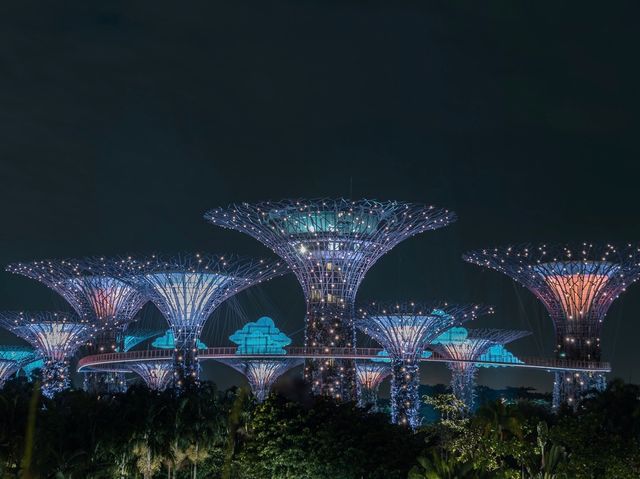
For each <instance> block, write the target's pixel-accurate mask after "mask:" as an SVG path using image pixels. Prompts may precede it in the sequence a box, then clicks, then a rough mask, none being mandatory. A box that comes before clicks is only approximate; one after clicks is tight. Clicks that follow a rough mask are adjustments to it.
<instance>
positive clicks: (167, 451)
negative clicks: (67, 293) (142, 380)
mask: <svg viewBox="0 0 640 479" xmlns="http://www.w3.org/2000/svg"><path fill="white" fill-rule="evenodd" d="M287 396H288V397H284V396H271V397H270V398H269V399H268V400H267V401H266V402H265V403H263V404H255V403H254V401H253V400H252V399H251V397H250V396H249V395H248V394H247V393H246V392H245V391H244V390H242V389H230V390H227V391H218V390H217V389H216V388H215V386H214V385H213V384H211V383H204V384H202V386H201V387H200V388H198V389H197V390H194V391H190V392H187V393H185V394H183V395H180V396H177V395H175V394H174V393H173V392H172V391H165V392H162V393H155V392H152V391H149V390H147V389H145V388H142V387H132V388H130V389H129V390H128V391H127V392H126V393H124V394H121V395H115V396H107V397H95V396H91V395H89V394H86V393H84V392H83V391H67V392H64V393H61V394H59V395H58V396H57V397H56V398H55V399H52V400H49V399H46V398H42V397H40V396H38V394H37V388H35V387H34V385H32V384H30V383H28V382H26V381H24V380H22V379H14V380H11V381H9V382H8V383H7V384H6V385H5V387H4V389H3V390H2V391H1V392H0V462H1V464H0V467H1V468H2V469H1V473H2V477H3V478H18V477H20V478H25V477H26V478H30V479H44V478H52V479H74V478H77V479H85V478H86V479H102V478H104V479H107V478H109V479H111V478H115V479H120V478H127V479H134V478H143V479H151V478H167V479H195V478H198V479H203V478H207V479H218V478H225V479H326V478H332V479H362V478H366V479H383V478H384V479H406V478H407V477H408V478H410V479H422V478H424V479H427V478H429V479H438V478H442V479H446V478H463V479H464V478H469V479H473V478H476V479H478V478H513V479H516V478H517V479H522V478H527V479H531V478H540V479H542V478H544V479H553V478H556V479H561V478H566V479H569V478H571V479H573V478H616V479H618V478H634V477H640V446H639V444H640V399H639V398H640V389H639V388H638V386H635V385H629V384H624V383H621V382H613V383H611V385H610V386H609V388H608V389H607V390H606V391H605V392H603V393H600V394H597V395H594V396H593V397H592V398H590V399H588V400H585V401H584V402H583V404H582V406H581V407H580V408H579V410H578V412H576V413H574V412H572V411H569V410H566V411H562V412H561V413H560V414H557V415H554V414H551V412H550V411H549V410H548V409H546V408H544V407H542V406H539V405H536V404H534V403H532V402H528V401H523V402H514V403H506V402H502V401H495V402H492V403H488V404H485V405H484V406H483V407H481V408H480V409H479V410H478V411H477V412H476V413H475V414H473V415H466V414H464V410H463V409H462V407H461V405H460V404H459V403H458V402H457V401H456V400H455V398H453V397H452V396H449V395H446V394H445V395H440V396H435V397H427V398H425V400H426V401H427V402H428V403H429V404H430V405H431V406H433V407H434V408H435V409H436V410H437V411H438V412H439V414H440V419H439V420H438V421H436V422H434V423H431V424H428V425H425V426H423V427H422V428H421V429H420V430H419V431H418V432H417V433H412V432H410V431H408V430H406V429H405V428H402V427H399V426H395V425H392V424H389V422H388V416H387V415H385V414H381V413H379V414H371V413H370V412H368V411H366V410H363V409H360V408H358V407H356V406H355V405H353V404H336V403H334V402H332V401H330V400H328V399H322V398H313V397H310V396H309V395H307V394H306V393H304V392H301V391H296V392H295V394H293V393H291V392H289V393H288V394H287Z"/></svg>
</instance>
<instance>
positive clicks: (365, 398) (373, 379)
mask: <svg viewBox="0 0 640 479" xmlns="http://www.w3.org/2000/svg"><path fill="white" fill-rule="evenodd" d="M390 374H391V366H390V365H389V364H386V363H384V362H375V361H356V379H357V381H358V404H359V405H360V407H370V408H371V410H372V411H374V412H375V411H377V410H378V388H379V387H380V384H381V383H382V381H384V379H385V378H386V377H387V376H389V375H390Z"/></svg>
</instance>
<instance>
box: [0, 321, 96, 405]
mask: <svg viewBox="0 0 640 479" xmlns="http://www.w3.org/2000/svg"><path fill="white" fill-rule="evenodd" d="M0 325H2V326H3V327H5V328H6V329H8V330H9V331H11V332H12V333H14V334H15V335H16V336H18V337H20V338H22V339H24V340H25V341H27V342H28V343H30V344H31V345H32V346H33V347H34V348H35V349H36V350H37V351H38V353H40V355H41V356H42V357H43V359H44V365H43V367H42V382H43V384H42V393H43V394H44V395H45V396H48V397H52V396H53V395H54V394H56V393H58V392H60V391H62V390H64V389H67V388H69V387H70V385H71V375H70V372H69V360H70V359H71V358H72V357H73V355H74V354H75V353H76V351H77V350H78V348H80V347H81V346H82V345H84V344H86V342H87V341H89V340H90V339H91V337H92V336H93V335H94V334H95V326H94V325H92V324H90V323H87V322H82V321H81V320H80V319H79V318H77V317H76V316H75V315H72V314H69V313H61V312H60V313H52V312H35V313H31V312H12V311H10V312H1V313H0Z"/></svg>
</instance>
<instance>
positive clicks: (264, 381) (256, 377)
mask: <svg viewBox="0 0 640 479" xmlns="http://www.w3.org/2000/svg"><path fill="white" fill-rule="evenodd" d="M218 361H219V362H221V363H223V364H226V365H227V366H230V367H232V368H233V369H235V370H236V371H238V372H239V373H241V374H243V375H244V376H245V377H246V378H247V381H248V382H249V386H250V387H251V392H252V393H253V395H254V396H255V398H256V400H257V401H258V402H262V401H264V400H265V399H266V398H267V396H268V395H269V392H270V391H271V386H273V383H274V382H276V380H277V379H278V378H279V377H280V376H282V375H283V374H284V373H286V372H287V371H288V370H289V369H291V368H294V367H296V366H298V365H300V364H302V363H303V362H304V360H303V359H298V358H286V357H283V358H282V359H280V358H269V359H267V358H265V359H242V358H237V359H236V358H229V359H218Z"/></svg>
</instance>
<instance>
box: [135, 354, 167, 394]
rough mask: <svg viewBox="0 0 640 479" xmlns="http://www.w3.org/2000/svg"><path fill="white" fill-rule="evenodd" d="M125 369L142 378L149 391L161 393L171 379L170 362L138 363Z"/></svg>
mask: <svg viewBox="0 0 640 479" xmlns="http://www.w3.org/2000/svg"><path fill="white" fill-rule="evenodd" d="M127 368H128V369H129V370H130V371H131V372H134V373H136V374H137V375H138V376H140V377H141V378H142V380H143V381H144V382H145V384H146V385H147V387H148V388H149V389H153V390H154V391H163V390H164V389H165V388H166V387H167V386H168V385H169V384H170V383H171V380H172V379H173V364H172V362H171V361H140V362H134V363H130V364H128V365H127Z"/></svg>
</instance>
